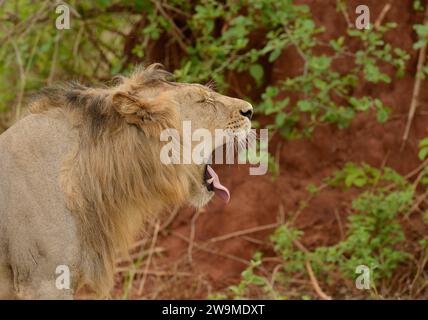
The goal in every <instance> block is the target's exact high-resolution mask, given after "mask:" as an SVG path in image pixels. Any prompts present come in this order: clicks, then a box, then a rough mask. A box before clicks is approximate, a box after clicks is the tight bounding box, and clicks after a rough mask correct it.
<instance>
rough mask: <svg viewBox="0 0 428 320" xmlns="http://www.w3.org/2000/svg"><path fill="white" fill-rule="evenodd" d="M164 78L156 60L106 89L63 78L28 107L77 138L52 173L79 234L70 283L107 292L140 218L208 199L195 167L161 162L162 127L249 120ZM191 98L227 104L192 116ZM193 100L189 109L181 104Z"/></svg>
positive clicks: (195, 88) (233, 104) (236, 104)
mask: <svg viewBox="0 0 428 320" xmlns="http://www.w3.org/2000/svg"><path fill="white" fill-rule="evenodd" d="M171 80H172V79H171V75H170V74H169V73H167V72H166V71H164V70H163V69H161V68H160V66H159V65H152V66H150V67H148V68H147V69H142V68H138V69H137V70H136V71H135V72H134V73H133V74H132V75H131V76H130V77H129V78H126V77H121V78H119V79H118V82H117V83H116V84H115V85H114V86H112V87H105V88H89V87H85V86H82V85H80V84H71V85H70V84H68V85H64V86H58V87H55V88H50V89H46V90H44V91H42V92H41V93H40V95H39V97H38V98H37V99H35V100H34V102H33V103H32V104H31V106H30V109H31V113H32V114H33V115H47V116H51V115H52V114H57V115H58V117H63V118H66V119H67V122H68V123H69V124H70V128H72V130H73V132H76V134H77V137H78V139H77V140H76V141H74V143H73V144H72V145H71V146H70V147H69V150H68V152H67V156H66V157H65V158H64V161H63V162H61V167H60V171H59V173H58V177H59V186H60V189H61V190H62V192H63V194H64V201H65V207H66V208H67V210H69V211H70V212H71V214H72V215H73V216H74V217H75V218H76V226H77V230H78V234H77V235H76V236H77V238H78V239H80V251H81V254H80V257H79V259H78V260H80V265H79V266H78V267H77V268H78V269H79V270H78V272H76V274H78V275H76V278H77V279H79V280H78V282H79V284H78V285H76V288H77V287H79V286H81V285H82V284H84V283H88V284H90V285H91V286H92V287H93V288H94V289H95V290H96V291H97V292H98V293H100V294H101V295H104V296H107V295H108V292H109V290H110V289H111V287H112V285H113V273H114V261H115V258H116V257H117V255H118V254H119V253H120V252H121V253H122V254H126V253H127V251H128V249H129V246H130V245H131V243H132V241H134V240H135V236H136V233H137V232H138V231H140V230H141V228H142V226H143V224H144V222H145V221H146V220H147V219H150V218H153V217H156V216H157V215H158V214H159V213H161V212H162V211H163V210H165V209H167V208H171V207H176V206H182V205H184V204H185V203H186V202H189V201H190V202H192V203H198V204H201V205H204V204H205V203H206V201H207V200H209V199H210V198H211V197H212V192H208V191H207V190H205V188H204V186H203V176H202V174H203V168H202V167H201V166H200V165H199V166H197V165H164V164H162V163H161V161H160V159H159V155H160V150H161V148H162V147H163V146H164V144H165V142H161V141H160V139H159V136H160V133H161V131H162V130H164V129H166V128H174V129H177V130H178V131H179V132H181V121H182V120H184V119H191V120H193V121H194V122H195V124H196V127H198V126H199V127H204V126H206V127H208V128H209V129H210V130H211V131H212V132H213V130H214V128H217V127H219V125H221V127H222V128H226V127H227V125H228V124H230V123H232V124H233V126H234V128H236V127H237V123H240V122H239V121H241V122H242V126H244V125H245V126H248V123H247V122H248V119H241V118H240V116H239V113H237V112H236V111H235V110H239V109H242V108H243V107H245V108H248V104H247V103H245V102H244V101H242V100H238V99H233V98H228V97H225V96H221V95H219V94H217V93H214V92H211V90H210V89H208V88H206V87H203V86H199V85H184V87H182V86H183V85H181V84H174V83H173V82H171ZM196 96H198V97H199V96H202V97H205V98H206V97H207V96H209V99H208V98H207V99H206V100H207V103H206V104H207V105H208V104H212V103H213V101H214V100H215V101H219V102H221V106H223V107H224V108H227V109H224V110H221V113H220V114H219V113H218V110H215V112H214V110H213V109H212V108H211V109H207V108H208V107H207V106H206V105H205V107H204V108H205V109H204V110H206V112H207V114H202V113H199V114H198V112H200V110H199V109H198V108H199V105H200V103H199V102H198V104H196V102H195V101H197V100H198V99H195V97H196ZM189 97H190V98H189ZM212 97H214V98H212ZM186 99H190V100H188V101H187V100H186ZM186 101H187V102H186ZM192 104H193V105H194V106H193V107H192V108H193V109H190V108H189V107H187V106H188V105H192ZM223 107H222V108H223ZM201 110H202V109H201ZM217 119H219V120H217ZM214 120H215V121H220V122H218V123H216V122H215V121H214ZM244 120H246V121H247V122H246V121H244ZM210 126H211V127H210ZM0 148H1V143H0ZM0 191H1V190H0ZM0 196H1V194H0ZM191 198H195V199H196V200H189V199H191ZM0 214H1V207H0ZM0 218H1V217H0ZM0 258H1V257H0ZM0 264H1V259H0ZM0 267H1V265H0ZM0 280H1V279H0Z"/></svg>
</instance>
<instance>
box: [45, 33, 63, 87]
mask: <svg viewBox="0 0 428 320" xmlns="http://www.w3.org/2000/svg"><path fill="white" fill-rule="evenodd" d="M60 37H61V33H60V32H58V33H57V35H56V37H55V46H54V52H53V56H52V62H51V69H50V71H49V77H48V80H47V85H48V86H50V85H51V84H52V81H53V78H54V76H55V67H56V60H57V58H58V49H59V40H60Z"/></svg>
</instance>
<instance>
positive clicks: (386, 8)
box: [374, 3, 391, 29]
mask: <svg viewBox="0 0 428 320" xmlns="http://www.w3.org/2000/svg"><path fill="white" fill-rule="evenodd" d="M390 9H391V4H390V3H387V4H386V5H385V6H384V7H383V9H382V11H381V12H380V14H379V17H378V18H377V20H376V22H375V24H374V27H375V28H376V29H378V28H379V27H380V25H381V24H382V22H383V20H384V19H385V17H386V14H387V13H388V11H389V10H390Z"/></svg>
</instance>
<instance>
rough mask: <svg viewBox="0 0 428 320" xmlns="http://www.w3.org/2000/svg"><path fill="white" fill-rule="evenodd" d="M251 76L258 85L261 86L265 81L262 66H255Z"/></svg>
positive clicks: (252, 66)
mask: <svg viewBox="0 0 428 320" xmlns="http://www.w3.org/2000/svg"><path fill="white" fill-rule="evenodd" d="M250 74H251V76H252V77H253V78H254V80H256V83H257V85H260V84H261V83H262V80H263V76H264V70H263V67H262V66H261V65H260V64H253V65H251V67H250Z"/></svg>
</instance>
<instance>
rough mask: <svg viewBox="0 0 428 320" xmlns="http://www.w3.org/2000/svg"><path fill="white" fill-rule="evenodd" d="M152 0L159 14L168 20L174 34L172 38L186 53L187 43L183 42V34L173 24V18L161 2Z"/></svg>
mask: <svg viewBox="0 0 428 320" xmlns="http://www.w3.org/2000/svg"><path fill="white" fill-rule="evenodd" d="M152 2H153V3H154V5H155V6H156V9H157V10H158V11H159V12H160V14H161V15H162V16H163V17H164V18H165V19H166V20H168V22H169V23H170V24H171V27H172V29H171V33H172V35H173V36H174V38H175V39H176V40H177V43H178V45H179V46H180V48H181V49H182V50H183V51H184V52H185V53H187V52H188V49H187V45H186V43H185V42H184V39H185V37H184V35H183V33H182V32H181V30H180V29H179V28H178V27H177V25H176V24H175V22H174V20H173V19H172V18H171V17H170V16H169V15H168V13H167V12H166V11H165V10H164V8H163V6H162V4H161V3H159V1H158V0H152Z"/></svg>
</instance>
